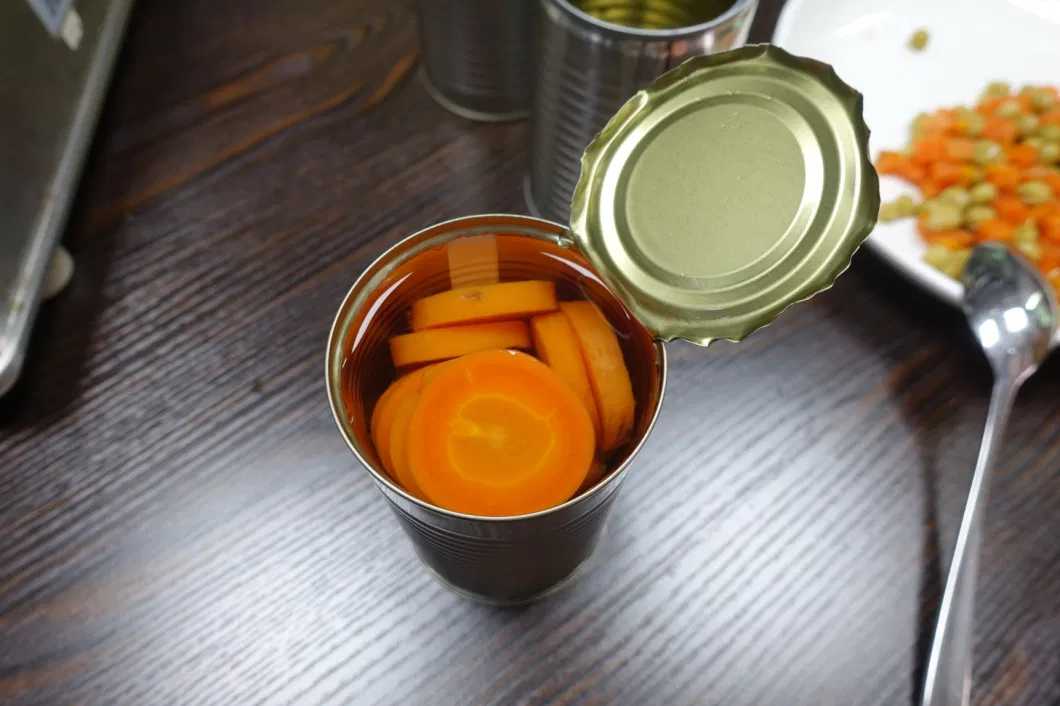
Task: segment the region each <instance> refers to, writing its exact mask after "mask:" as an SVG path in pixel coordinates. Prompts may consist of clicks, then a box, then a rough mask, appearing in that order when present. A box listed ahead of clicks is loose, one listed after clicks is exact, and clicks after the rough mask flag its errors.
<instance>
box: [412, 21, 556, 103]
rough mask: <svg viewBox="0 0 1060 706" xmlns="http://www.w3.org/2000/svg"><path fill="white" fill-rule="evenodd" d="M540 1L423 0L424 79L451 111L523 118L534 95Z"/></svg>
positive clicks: (433, 94)
mask: <svg viewBox="0 0 1060 706" xmlns="http://www.w3.org/2000/svg"><path fill="white" fill-rule="evenodd" d="M535 2H536V0H419V2H417V11H418V16H419V28H420V44H421V45H422V47H423V78H424V81H425V82H426V85H427V88H428V90H429V91H430V93H431V95H432V97H434V99H435V100H436V101H437V102H438V103H439V104H441V105H442V106H443V107H444V108H446V109H447V110H449V111H451V112H454V113H456V114H457V115H460V116H462V117H465V118H470V119H472V120H482V121H501V120H517V119H520V118H524V117H526V116H527V115H529V113H530V104H531V102H532V98H533V72H534V52H533V49H534V24H535V23H534V20H535V13H536V7H535Z"/></svg>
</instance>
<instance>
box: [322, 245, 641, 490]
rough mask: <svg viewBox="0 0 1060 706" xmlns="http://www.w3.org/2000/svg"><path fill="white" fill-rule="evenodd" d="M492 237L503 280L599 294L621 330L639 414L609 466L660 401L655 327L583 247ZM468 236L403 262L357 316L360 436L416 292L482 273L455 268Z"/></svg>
mask: <svg viewBox="0 0 1060 706" xmlns="http://www.w3.org/2000/svg"><path fill="white" fill-rule="evenodd" d="M473 237H475V238H482V237H483V236H481V235H477V236H473ZM490 237H493V238H495V239H496V246H497V254H498V261H497V265H498V266H497V275H499V278H500V281H501V282H512V281H519V280H550V281H552V282H554V283H555V285H556V293H557V295H558V296H559V299H560V300H561V301H574V300H583V299H588V300H590V301H592V302H594V303H595V304H596V305H597V306H598V307H600V309H601V311H603V313H604V315H605V316H606V317H607V320H608V321H609V322H610V324H611V327H612V329H614V331H615V333H616V334H617V335H618V339H619V342H620V344H621V346H622V354H623V356H624V358H625V361H626V367H627V368H628V369H629V373H630V378H631V380H632V383H633V395H634V398H635V400H636V422H635V425H634V433H633V439H632V441H630V442H629V443H628V444H627V446H626V448H624V449H619V450H618V452H617V453H615V454H614V455H613V456H612V457H611V460H610V462H609V466H611V468H613V467H615V466H616V465H617V464H619V463H621V461H622V460H623V459H624V458H625V457H626V455H627V454H628V451H629V450H630V448H631V447H632V446H635V445H636V443H637V442H638V441H639V440H640V439H641V438H642V437H643V435H644V434H645V433H646V432H647V427H648V425H649V424H650V422H651V418H652V416H653V413H654V409H655V407H656V406H657V404H658V394H659V380H658V376H659V366H658V365H657V363H656V350H655V346H654V341H653V339H652V337H651V335H650V334H649V333H648V332H647V331H646V330H645V329H644V327H643V326H641V325H640V324H639V323H638V322H637V321H636V320H634V319H633V317H632V315H631V314H630V313H629V311H628V310H627V309H626V308H625V307H624V306H623V305H622V304H621V303H619V301H618V300H617V299H616V298H615V296H614V295H613V294H612V293H611V292H610V290H608V288H607V287H606V286H605V285H604V283H603V282H602V281H601V280H600V278H599V276H597V274H596V273H595V272H594V271H593V269H592V267H591V266H590V265H589V263H588V262H587V261H586V260H585V259H584V258H583V257H582V256H581V255H579V254H577V253H576V252H573V251H571V250H569V249H566V248H563V247H560V246H559V245H557V244H555V243H553V242H551V241H549V240H544V239H541V238H535V237H530V236H525V235H492V236H490ZM464 239H465V238H456V239H454V240H451V241H449V243H447V244H445V245H439V246H435V247H432V248H429V249H427V250H424V251H423V252H420V253H418V254H415V255H413V256H411V257H409V258H408V259H407V260H405V261H403V262H401V263H399V264H398V265H397V266H396V267H395V269H394V270H393V271H392V272H391V273H390V274H388V275H387V276H386V277H385V279H384V280H383V281H382V282H381V284H380V285H379V287H378V288H377V289H376V290H375V292H374V293H373V295H372V296H371V297H370V298H369V300H368V302H367V305H366V306H365V307H364V309H363V314H362V315H361V317H360V319H359V321H356V322H355V325H354V327H353V328H351V333H350V339H351V340H350V343H349V352H348V353H347V356H346V358H345V361H344V364H343V385H342V389H343V403H344V405H345V408H346V414H347V415H348V416H349V421H350V423H351V425H352V426H353V427H354V429H355V430H358V432H357V433H358V436H361V435H362V433H363V434H366V433H367V426H368V421H369V419H370V418H371V413H372V410H373V408H374V407H375V403H376V401H377V400H378V399H379V396H380V395H381V394H382V393H383V391H384V390H385V389H386V388H387V386H389V385H390V383H391V382H393V381H394V379H395V377H396V376H397V375H398V374H399V371H396V370H395V369H394V366H393V364H392V362H391V358H390V348H389V344H388V341H389V339H390V337H391V336H395V335H397V334H402V333H408V332H409V331H410V329H409V325H408V311H409V306H410V305H411V304H412V302H413V301H415V300H417V299H421V298H423V297H426V296H429V295H431V294H437V293H438V292H443V291H446V290H448V289H451V288H453V284H454V283H455V284H457V285H458V286H460V285H464V284H467V282H468V278H469V277H472V278H473V277H474V276H475V275H476V271H475V270H476V268H475V266H474V265H471V266H469V268H468V269H465V270H464V271H454V270H451V269H450V257H449V254H450V251H449V248H450V247H455V248H464V247H466V246H467V245H468V243H466V242H461V241H462V240H464ZM477 269H478V270H479V271H481V269H482V268H481V267H479V268H477ZM530 352H531V353H532V352H533V351H530ZM402 372H403V371H402ZM377 461H378V460H377ZM609 470H610V469H609Z"/></svg>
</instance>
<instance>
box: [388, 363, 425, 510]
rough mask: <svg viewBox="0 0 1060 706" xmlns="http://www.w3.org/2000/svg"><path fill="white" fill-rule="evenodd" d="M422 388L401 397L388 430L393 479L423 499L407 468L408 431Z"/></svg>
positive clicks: (416, 388) (415, 388) (410, 493)
mask: <svg viewBox="0 0 1060 706" xmlns="http://www.w3.org/2000/svg"><path fill="white" fill-rule="evenodd" d="M422 379H423V378H422V377H421V380H422ZM422 390H423V386H422V384H421V385H419V386H415V387H414V389H412V391H411V392H410V393H409V394H407V395H405V396H404V397H403V398H402V400H401V402H400V403H399V405H398V409H397V412H396V413H395V414H394V423H393V425H392V431H391V432H390V459H391V463H392V464H393V467H394V470H393V475H394V479H395V480H396V481H397V482H398V483H400V484H401V487H402V488H404V489H405V490H406V491H408V493H409V495H412V496H414V497H417V498H419V499H421V500H423V499H425V498H424V495H423V491H422V490H420V487H419V486H418V485H417V484H416V479H415V478H414V477H413V475H412V470H411V469H410V468H409V432H410V428H411V425H412V413H413V412H414V411H415V410H416V403H417V402H419V399H420V394H421V393H422Z"/></svg>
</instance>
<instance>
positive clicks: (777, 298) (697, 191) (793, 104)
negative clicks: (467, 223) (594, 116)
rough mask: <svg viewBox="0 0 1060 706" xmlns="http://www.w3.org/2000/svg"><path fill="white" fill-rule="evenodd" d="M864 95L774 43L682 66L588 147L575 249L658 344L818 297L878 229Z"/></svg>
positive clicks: (741, 332)
mask: <svg viewBox="0 0 1060 706" xmlns="http://www.w3.org/2000/svg"><path fill="white" fill-rule="evenodd" d="M868 137H869V130H868V128H867V127H866V126H865V122H864V120H863V118H862V99H861V94H859V93H858V92H856V91H855V90H853V89H852V88H851V87H849V86H847V85H846V84H845V83H843V82H842V81H841V80H840V79H839V77H837V76H836V74H835V72H834V71H833V70H832V68H831V67H830V66H828V65H827V64H823V63H821V62H818V61H813V60H810V59H803V58H799V57H795V56H792V55H791V54H788V53H787V52H785V51H783V50H782V49H779V48H777V47H773V46H770V45H756V46H747V47H743V48H740V49H736V50H733V51H730V52H725V53H723V54H715V55H712V56H705V57H699V58H695V59H692V60H690V61H688V62H686V63H684V64H682V65H681V66H680V67H678V68H676V69H674V70H672V71H670V72H668V73H666V74H664V75H663V76H661V77H659V78H658V79H657V80H656V81H655V82H654V83H652V84H651V86H649V87H648V88H647V89H645V90H643V91H641V92H640V93H638V94H637V95H635V96H634V97H633V98H631V99H630V100H629V102H628V103H626V104H625V105H624V106H623V107H622V108H621V110H619V111H618V113H617V114H615V116H614V117H613V118H612V119H611V121H610V122H609V123H608V124H607V126H606V127H605V128H604V129H603V130H602V131H601V132H600V134H599V135H597V137H596V139H595V140H593V142H592V144H590V145H589V147H588V149H587V150H586V151H585V155H584V156H583V158H582V172H581V178H580V179H579V182H578V187H577V189H576V190H575V193H574V199H573V203H572V206H571V232H572V235H573V237H574V240H575V241H576V242H577V244H578V247H579V248H580V249H581V250H582V252H583V253H584V254H585V255H586V256H588V257H589V259H590V260H591V261H592V262H593V264H594V265H595V266H596V268H597V270H598V271H599V273H600V275H601V276H602V277H603V278H604V280H605V281H606V282H607V284H608V285H609V286H610V287H611V288H612V289H614V291H615V292H616V293H618V295H619V296H620V297H621V298H622V300H623V301H624V303H625V304H626V305H627V306H628V307H629V308H630V310H631V311H632V312H633V313H634V314H635V315H636V316H637V318H638V319H640V322H641V323H642V324H644V325H645V326H647V327H648V329H649V330H651V331H652V332H653V333H655V334H656V335H657V336H658V337H660V338H662V339H664V340H671V339H674V338H682V339H685V340H688V341H692V342H693V343H698V344H701V345H707V344H708V343H710V342H711V341H713V340H716V339H719V338H728V339H731V340H734V341H738V340H740V339H741V338H743V337H745V336H747V335H748V334H750V333H751V332H753V331H754V330H756V329H758V328H760V327H762V326H764V325H766V324H768V323H769V322H770V321H771V320H772V319H773V317H775V316H776V315H777V314H778V313H780V312H781V311H782V310H783V309H785V308H786V307H787V306H789V305H790V304H792V303H794V302H797V301H800V300H802V299H806V298H808V297H810V296H812V295H813V294H815V293H817V292H819V291H821V290H823V289H827V288H828V287H829V286H831V284H832V282H833V281H835V278H836V277H838V276H839V274H840V273H842V272H843V270H845V269H846V268H847V266H848V265H849V264H850V258H851V256H853V254H854V251H855V250H857V248H858V246H859V245H860V244H861V242H862V241H863V240H864V239H865V237H866V236H868V234H869V232H870V231H871V230H872V228H873V226H874V225H875V223H876V217H877V214H878V212H879V206H880V192H879V182H878V179H877V177H876V171H875V170H874V169H873V167H872V163H871V162H870V160H869V151H868Z"/></svg>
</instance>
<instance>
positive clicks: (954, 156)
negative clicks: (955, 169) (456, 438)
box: [946, 137, 975, 162]
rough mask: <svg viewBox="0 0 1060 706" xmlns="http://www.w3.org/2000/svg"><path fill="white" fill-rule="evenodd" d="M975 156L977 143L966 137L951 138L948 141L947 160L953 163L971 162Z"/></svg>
mask: <svg viewBox="0 0 1060 706" xmlns="http://www.w3.org/2000/svg"><path fill="white" fill-rule="evenodd" d="M973 155H975V143H974V142H972V141H971V140H969V139H968V138H966V137H951V138H948V139H947V140H946V158H947V159H949V160H950V161H951V162H971V161H972V156H973Z"/></svg>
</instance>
